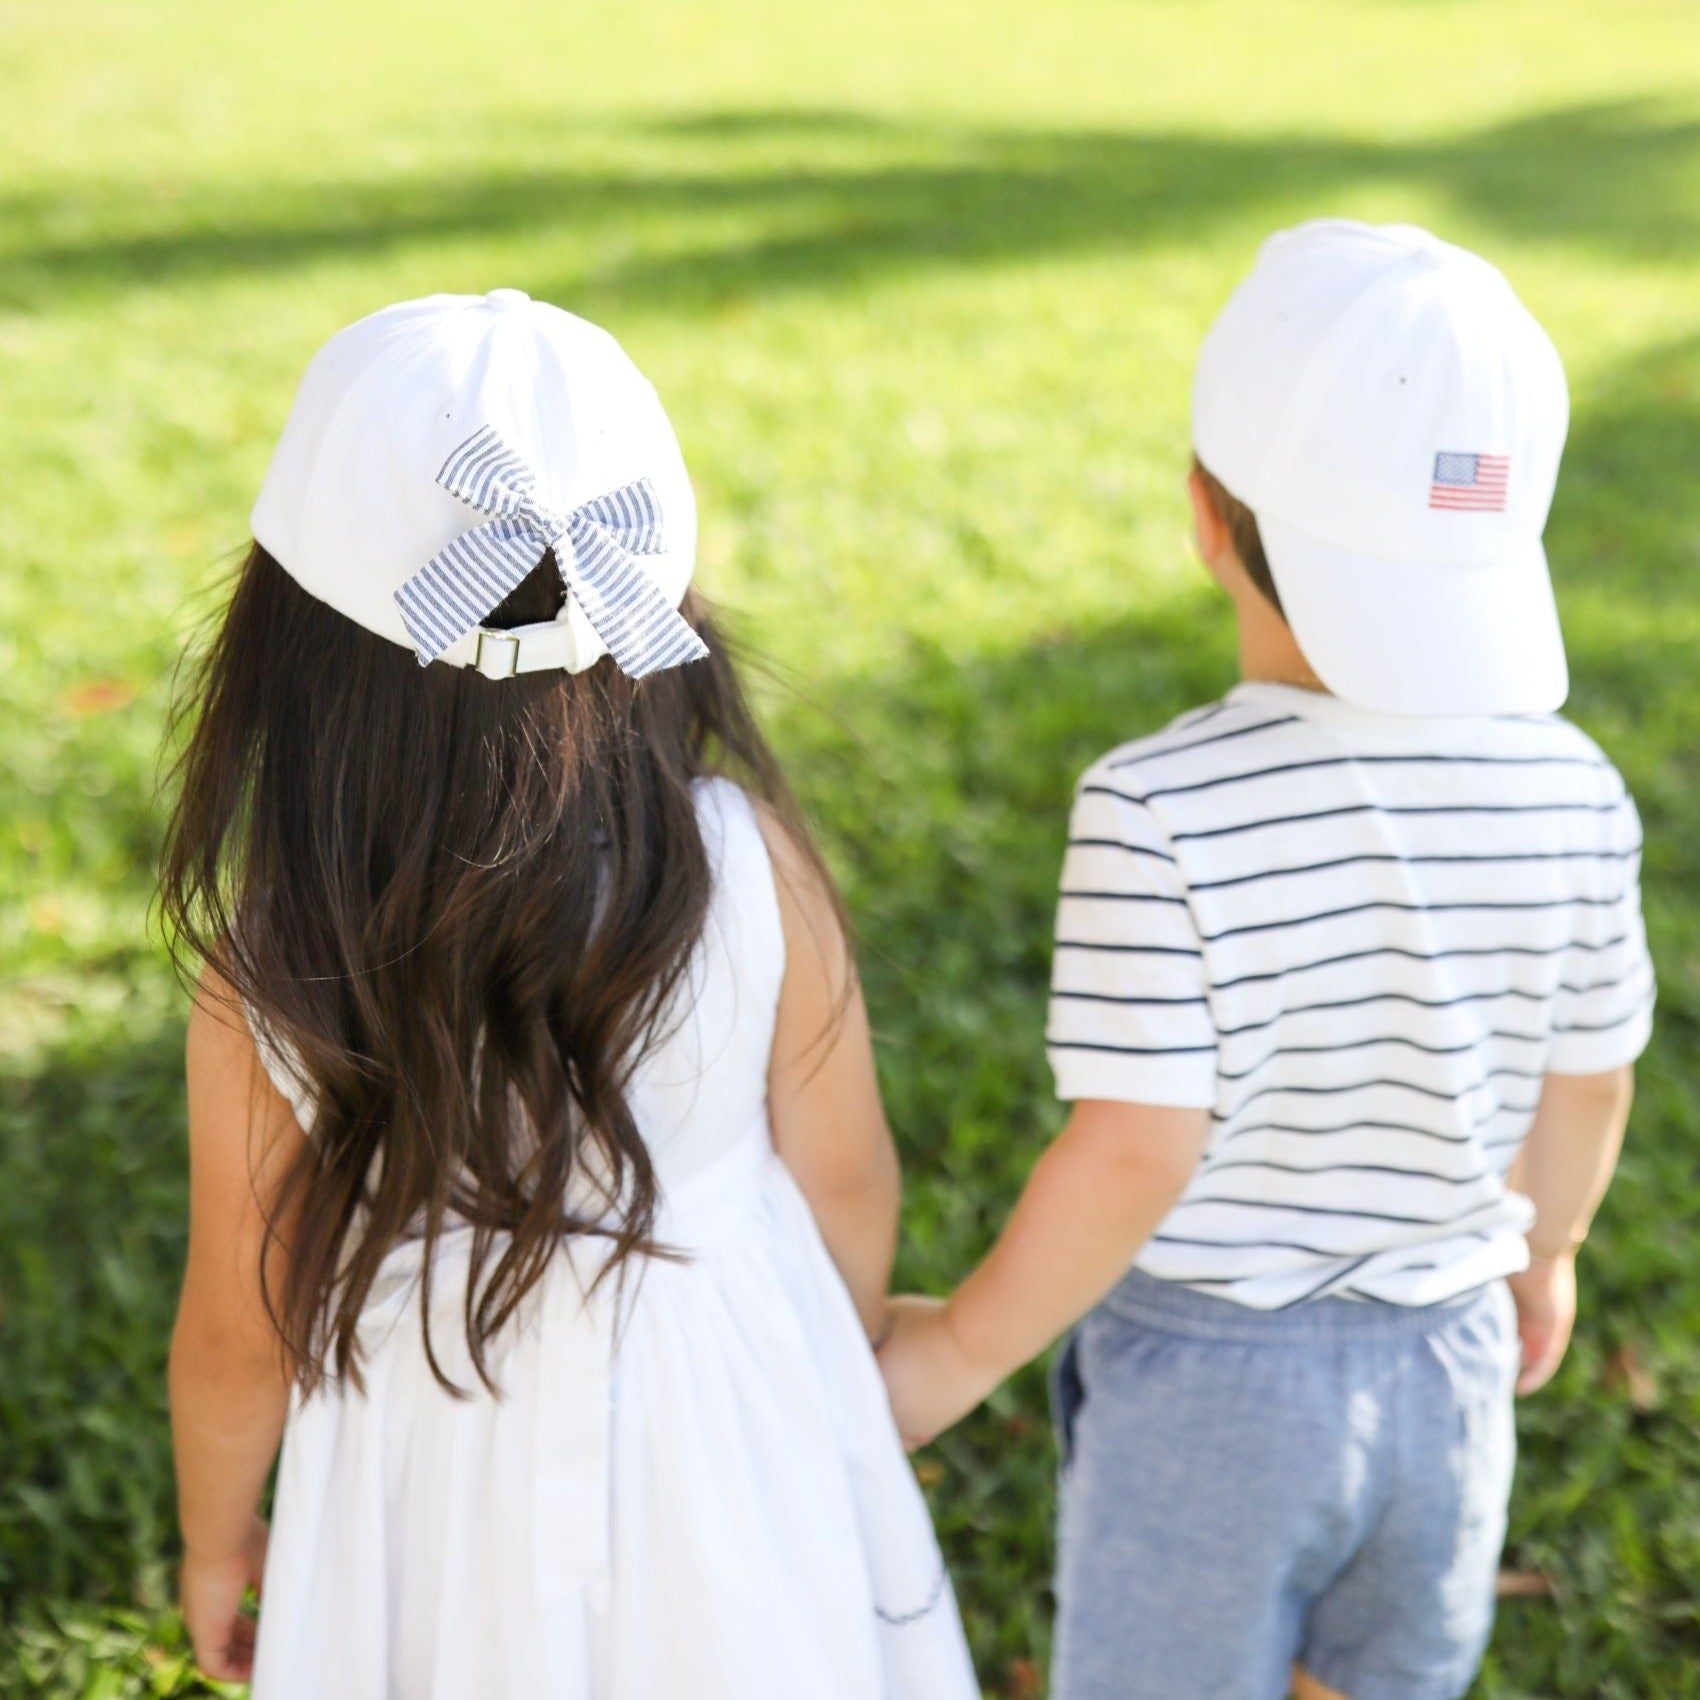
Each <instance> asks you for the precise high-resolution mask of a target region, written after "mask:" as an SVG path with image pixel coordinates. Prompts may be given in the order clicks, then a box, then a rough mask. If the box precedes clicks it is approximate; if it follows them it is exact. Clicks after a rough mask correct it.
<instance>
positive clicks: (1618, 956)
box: [1547, 792, 1655, 1074]
mask: <svg viewBox="0 0 1700 1700" xmlns="http://www.w3.org/2000/svg"><path fill="white" fill-rule="evenodd" d="M1608 840H1609V844H1610V846H1611V847H1610V848H1609V850H1608V851H1607V853H1606V854H1605V855H1604V856H1602V857H1601V859H1600V861H1599V862H1598V864H1596V870H1597V871H1596V875H1595V878H1594V880H1593V882H1592V887H1593V889H1592V890H1591V891H1590V892H1589V894H1588V895H1587V897H1586V898H1585V900H1584V901H1583V902H1582V903H1580V904H1578V920H1577V924H1576V932H1575V938H1574V940H1573V942H1572V944H1571V948H1570V950H1569V951H1568V952H1567V953H1566V955H1565V961H1564V976H1563V979H1562V980H1561V982H1560V984H1559V989H1558V996H1557V999H1556V1001H1555V1003H1554V1006H1553V1025H1552V1044H1551V1048H1550V1049H1549V1051H1548V1053H1547V1068H1548V1070H1549V1071H1550V1072H1551V1073H1554V1074H1603V1073H1605V1072H1606V1071H1607V1070H1608V1069H1614V1068H1621V1067H1622V1066H1623V1065H1624V1064H1625V1063H1631V1062H1634V1060H1635V1059H1636V1058H1637V1057H1638V1056H1640V1054H1641V1052H1642V1051H1643V1050H1644V1049H1645V1048H1646V1045H1647V1040H1648V1039H1649V1038H1650V1037H1651V1035H1652V1031H1653V999H1654V991H1655V987H1654V978H1653V962H1652V958H1651V957H1650V956H1649V955H1648V952H1647V932H1646V927H1645V925H1644V924H1643V922H1642V918H1641V822H1640V818H1639V816H1638V815H1637V813H1636V810H1635V804H1634V802H1633V801H1632V800H1631V798H1630V797H1629V795H1628V793H1627V792H1625V793H1624V794H1623V796H1622V799H1621V801H1620V802H1619V804H1618V806H1617V809H1616V811H1615V812H1614V813H1613V815H1612V816H1611V817H1610V830H1609V833H1608Z"/></svg>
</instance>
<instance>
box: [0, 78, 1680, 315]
mask: <svg viewBox="0 0 1700 1700" xmlns="http://www.w3.org/2000/svg"><path fill="white" fill-rule="evenodd" d="M535 141H536V145H537V146H538V147H539V149H542V148H544V147H545V146H546V147H547V148H548V149H549V150H550V151H551V152H558V153H559V154H560V155H561V156H563V157H566V158H569V159H570V158H571V157H572V156H573V155H574V154H575V152H576V153H578V154H580V155H581V156H583V155H586V154H588V155H589V156H591V157H593V158H596V159H597V160H598V161H600V160H603V159H606V158H607V157H608V156H609V155H610V153H611V152H612V153H615V154H617V153H618V152H619V151H621V150H629V151H630V152H631V153H632V155H633V158H634V161H635V163H634V164H633V165H632V167H631V168H630V169H629V170H621V169H613V170H610V169H608V168H606V167H605V166H603V165H601V164H600V163H599V164H598V165H597V166H595V167H591V166H585V167H583V168H574V167H572V166H567V167H564V168H562V169H559V170H548V171H535V170H532V171H509V172H479V173H472V174H468V173H463V174H460V175H458V176H457V175H455V174H454V173H452V172H441V171H437V170H432V171H431V172H430V173H429V174H425V173H421V174H420V175H417V176H411V177H398V178H382V179H366V180H361V179H356V180H352V181H342V182H333V183H319V184H312V185H307V184H303V183H301V182H299V181H295V180H287V181H283V182H249V183H245V184H243V185H241V186H240V187H233V188H225V187H223V186H218V187H210V186H208V187H203V186H200V185H189V186H186V187H185V189H184V190H183V192H182V194H181V197H180V198H178V199H169V200H158V199H154V200H150V199H149V198H148V196H147V195H146V194H144V193H139V192H138V190H137V188H136V187H135V186H134V185H111V184H93V183H91V184H90V185H88V187H87V188H86V190H85V192H84V194H83V195H82V196H81V198H80V199H77V200H76V201H75V203H74V210H75V213H76V224H77V227H78V228H79V229H89V228H93V229H96V230H98V231H100V232H102V234H101V235H99V236H96V237H90V238H84V237H80V236H79V237H77V238H75V239H70V240H67V239H63V238H61V237H59V236H57V235H56V234H55V232H56V230H57V229H59V228H60V227H61V223H62V219H63V216H64V214H65V211H66V201H65V197H64V195H63V192H62V191H56V192H55V193H54V195H53V196H51V197H48V196H45V195H43V194H40V193H25V194H14V195H12V196H9V197H0V228H3V227H6V226H10V227H11V228H12V229H13V230H14V231H16V232H17V233H18V235H17V237H16V238H15V239H14V241H13V242H12V244H11V245H10V247H9V250H8V251H6V252H5V253H4V255H3V256H0V300H5V301H7V302H8V303H10V304H12V305H14V306H17V307H20V308H35V307H42V306H45V305H48V304H50V303H53V302H56V301H57V300H59V299H60V298H61V297H62V296H63V294H64V292H65V291H66V290H67V289H89V290H94V291H97V292H98V291H102V290H107V291H109V290H111V289H114V288H127V287H157V286H169V285H171V284H173V283H175V282H177V281H180V280H182V279H184V278H186V277H195V276H205V275H218V274H223V273H241V272H247V271H262V272H263V271H275V270H281V269H286V268H289V267H292V266H298V265H303V264H307V263H310V262H312V261H314V260H317V259H321V258H325V257H349V258H358V257H359V256H360V255H362V254H367V253H372V252H376V251H381V250H385V249H389V248H393V247H395V246H397V245H403V244H410V243H411V244H416V243H430V242H435V241H451V240H452V241H461V240H464V239H466V238H474V237H476V238H490V237H499V236H502V235H512V236H526V237H533V238H536V239H538V240H539V241H546V240H550V239H566V240H567V241H569V242H571V243H576V244H578V245H579V246H580V248H581V251H582V253H583V255H584V259H583V262H582V264H581V265H580V266H579V268H578V269H577V270H576V271H575V272H574V273H572V274H570V275H566V276H559V275H555V276H545V277H538V278H533V277H527V276H525V275H523V274H522V275H521V276H520V277H519V278H518V279H517V280H516V281H518V282H520V283H522V284H526V285H528V286H530V287H532V288H533V289H534V292H535V293H538V294H541V295H557V296H566V297H571V298H573V299H575V300H584V299H585V298H586V296H587V295H594V296H598V297H603V298H618V299H620V300H623V301H628V302H629V301H633V300H638V301H643V300H648V301H653V302H657V303H661V304H664V305H669V306H678V307H683V308H689V307H692V306H700V305H704V304H713V303H716V302H719V301H722V300H724V299H726V298H728V297H736V296H740V295H743V294H748V293H755V292H758V291H759V292H767V291H772V290H775V289H796V288H807V289H830V288H838V287H843V286H845V285H846V284H850V283H854V282H857V281H859V280H863V279H867V278H871V277H876V276H879V275H881V274H883V273H886V272H892V271H903V270H913V269H918V268H926V267H931V266H936V265H939V264H945V263H949V264H956V263H962V262H965V261H990V260H1000V259H1007V258H1026V257H1042V256H1044V255H1047V254H1052V253H1057V252H1081V251H1086V252H1090V251H1106V252H1116V251H1123V250H1138V249H1141V248H1145V247H1150V246H1156V245H1161V244H1163V243H1164V242H1167V241H1171V240H1174V239H1197V238H1199V237H1200V236H1201V235H1203V234H1204V233H1205V232H1207V231H1208V230H1209V229H1210V228H1211V227H1212V226H1213V225H1215V224H1216V223H1218V222H1220V221H1222V220H1224V219H1226V218H1228V217H1230V216H1231V215H1233V214H1235V213H1237V212H1239V211H1241V210H1242V209H1244V208H1246V207H1249V206H1256V205H1259V204H1263V203H1275V204H1280V205H1281V206H1282V208H1283V214H1284V216H1298V215H1299V212H1300V211H1301V210H1310V211H1327V210H1329V208H1330V206H1331V205H1333V204H1334V201H1333V198H1334V197H1337V196H1341V195H1344V194H1346V193H1347V192H1349V191H1355V190H1358V189H1361V188H1364V187H1366V186H1368V187H1372V186H1375V185H1378V184H1396V185H1397V184H1408V185H1410V186H1411V187H1413V188H1421V189H1425V190H1432V191H1438V192H1439V193H1440V194H1441V195H1442V196H1443V197H1449V198H1450V199H1451V200H1452V201H1453V202H1454V203H1455V205H1456V206H1457V207H1458V209H1459V211H1460V212H1461V213H1462V214H1465V215H1467V216H1469V217H1470V218H1471V219H1473V220H1475V221H1477V222H1481V223H1486V224H1488V225H1491V226H1493V227H1495V228H1498V229H1500V230H1503V231H1504V232H1506V233H1507V234H1508V235H1513V236H1521V237H1527V238H1532V239H1536V240H1554V241H1562V242H1563V243H1565V244H1566V245H1567V246H1571V247H1578V248H1585V249H1595V250H1600V251H1604V252H1609V253H1614V254H1637V255H1644V256H1650V257H1661V256H1666V255H1669V256H1671V257H1677V256H1680V255H1685V254H1686V253H1688V252H1691V251H1692V245H1693V243H1694V242H1695V240H1696V239H1697V238H1700V202H1697V201H1696V197H1695V195H1694V193H1693V180H1694V171H1695V166H1696V162H1697V161H1700V120H1696V119H1695V118H1694V117H1693V116H1692V115H1691V114H1682V115H1675V114H1672V113H1670V112H1668V111H1666V110H1665V109H1663V108H1660V107H1658V106H1654V105H1651V104H1648V103H1642V102H1617V103H1609V104H1593V105H1578V106H1571V107H1565V108H1558V109H1555V110H1553V111H1551V112H1548V113H1544V114H1540V115H1538V116H1535V117H1529V118H1521V119H1517V120H1515V121H1513V122H1509V123H1505V124H1501V125H1496V126H1492V127H1489V128H1484V129H1481V130H1478V131H1476V132H1474V133H1471V134H1466V135H1463V136H1460V137H1457V138H1446V139H1441V140H1432V141H1403V142H1379V141H1375V140H1369V139H1353V138H1349V137H1338V136H1330V135H1324V134H1307V133H1303V132H1297V133H1291V134H1286V135H1264V136H1246V137H1227V136H1216V135H1208V134H1203V133H1196V134H1195V133H1189V132H1184V131H1143V132H1142V131H1114V130H1103V131H1055V130H1053V131H1045V130H1020V129H987V128H950V127H946V126H939V125H917V124H906V123H896V122H885V121H881V120H877V119H874V118H870V117H866V116H861V115H857V114H854V113H848V112H833V111H824V112H811V111H798V112H787V111H783V110H780V111H752V112H710V113H701V114H696V115H692V116H687V117H683V118H679V119H675V120H671V121H665V122H661V123H655V124H649V125H633V126H630V127H625V128H613V129H607V130H586V129H572V128H568V127H562V128H560V129H557V130H553V131H550V132H548V133H547V134H544V135H539V136H538V137H536V138H535ZM655 161H659V162H660V163H659V164H657V163H646V162H655ZM173 193H175V191H173ZM156 215H157V216H156ZM680 228H684V229H687V230H691V229H693V228H694V232H695V241H696V245H694V246H687V247H685V248H684V250H683V251H680V250H679V249H678V248H677V247H676V245H675V244H676V241H677V232H678V230H679V229H680ZM656 233H658V234H659V240H656V241H654V243H653V247H652V251H647V252H646V251H644V245H645V242H646V240H648V239H649V238H650V237H651V236H652V235H654V234H656Z"/></svg>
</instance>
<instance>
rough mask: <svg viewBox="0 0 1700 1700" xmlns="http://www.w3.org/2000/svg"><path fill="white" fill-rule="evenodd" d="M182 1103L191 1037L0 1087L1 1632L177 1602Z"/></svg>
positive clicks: (104, 1040)
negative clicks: (82, 1605) (174, 1442)
mask: <svg viewBox="0 0 1700 1700" xmlns="http://www.w3.org/2000/svg"><path fill="white" fill-rule="evenodd" d="M182 1096H183V1033H182V1028H181V1027H180V1026H177V1025H170V1026H166V1027H163V1028H161V1029H159V1030H157V1031H150V1032H146V1033H143V1034H139V1035H132V1036H129V1037H125V1036H123V1035H122V1033H121V1031H117V1030H114V1029H112V1028H108V1030H107V1031H106V1032H105V1033H103V1035H102V1037H101V1038H100V1039H99V1040H98V1041H88V1040H84V1041H79V1042H77V1043H74V1044H71V1045H68V1046H66V1047H64V1048H62V1049H59V1050H57V1051H54V1052H51V1053H49V1054H48V1055H47V1056H46V1057H45V1058H43V1059H41V1060H40V1061H38V1062H37V1063H35V1064H33V1065H30V1066H27V1067H26V1066H23V1065H20V1064H17V1063H11V1064H8V1065H6V1067H5V1070H4V1072H3V1073H0V1364H4V1366H5V1373H4V1375H3V1376H0V1620H3V1619H5V1618H6V1617H8V1616H9V1609H8V1608H9V1607H10V1606H11V1605H14V1604H16V1603H17V1602H18V1601H19V1600H20V1599H22V1598H24V1597H25V1596H31V1595H37V1596H39V1595H56V1594H57V1595H63V1594H69V1593H72V1592H76V1593H79V1594H81V1595H83V1596H84V1597H88V1598H100V1599H107V1600H113V1601H119V1602H127V1601H129V1600H131V1599H133V1598H135V1597H137V1596H138V1594H139V1595H141V1596H142V1597H144V1598H147V1599H149V1600H150V1601H151V1602H153V1603H157V1601H158V1600H159V1599H161V1598H163V1597H164V1588H165V1585H166V1584H165V1576H166V1559H167V1553H168V1550H169V1548H170V1546H171V1544H172V1536H171V1529H172V1511H171V1470H170V1449H169V1442H168V1437H167V1433H166V1419H165V1351H166V1341H167V1335H168V1332H169V1329H170V1323H171V1317H172V1313H173V1310H174V1307H175V1300H176V1290H177V1282H178V1278H179V1276H180V1274H181V1272H182V1258H183V1247H184V1244H185V1239H186V1221H185V1208H186V1206H185V1198H186V1185H185V1161H184V1140H183V1115H182Z"/></svg>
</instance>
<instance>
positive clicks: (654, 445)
mask: <svg viewBox="0 0 1700 1700" xmlns="http://www.w3.org/2000/svg"><path fill="white" fill-rule="evenodd" d="M252 525H253V532H254V537H255V539H256V541H257V542H258V543H259V544H260V545H261V546H262V547H263V548H264V549H265V550H266V551H267V552H268V553H269V554H270V555H271V556H272V557H273V558H274V559H275V560H277V562H278V563H279V564H280V565H281V566H282V567H283V568H284V570H285V571H286V572H288V573H289V574H290V576H291V577H292V578H294V579H295V581H296V582H297V583H298V584H299V585H301V587H302V588H303V589H304V590H307V591H309V592H310V593H311V594H312V595H314V596H316V597H318V598H319V599H320V600H321V601H323V602H327V603H329V604H330V605H331V607H333V608H335V609H336V610H337V611H338V612H339V613H342V614H345V615H347V616H348V618H349V619H351V620H354V621H356V622H357V623H358V624H360V625H362V626H364V627H365V628H366V629H367V630H368V631H371V632H375V633H377V635H378V636H380V637H384V638H388V639H389V640H390V641H391V642H393V643H398V644H403V645H405V646H407V647H408V648H411V649H413V650H414V651H415V652H416V653H417V654H418V656H419V660H420V663H421V665H423V664H425V663H428V662H432V661H443V662H447V663H449V664H450V665H453V666H460V667H475V668H477V670H478V671H479V672H480V673H483V674H484V675H485V676H486V677H489V678H507V677H511V676H512V675H514V674H516V673H532V672H540V671H544V670H548V669H562V670H565V671H566V672H569V673H580V672H583V671H584V670H585V669H586V668H588V667H591V666H593V665H594V664H595V663H596V662H597V661H598V660H600V659H601V658H602V657H603V656H604V655H607V654H612V655H613V657H614V659H615V661H616V663H617V664H618V665H619V666H620V667H621V668H622V669H623V670H624V671H625V672H626V673H628V674H630V675H631V676H632V677H634V678H642V677H643V676H645V675H646V674H649V673H654V672H658V671H660V670H661V669H662V668H665V667H672V666H677V665H679V664H680V663H681V662H685V661H693V660H698V659H700V658H701V657H702V656H704V655H705V654H707V650H706V648H705V646H704V645H703V643H702V640H701V639H700V638H699V637H698V636H697V634H696V633H695V631H693V630H692V629H691V627H690V626H689V625H688V624H687V623H686V622H685V620H684V619H683V618H682V617H681V615H680V614H679V612H678V607H679V603H680V601H681V599H682V598H683V596H684V594H685V589H686V587H687V585H688V584H689V583H690V579H691V571H692V568H693V565H694V563H695V557H696V504H695V501H694V499H693V497H692V494H691V485H690V479H689V477H688V476H687V474H686V471H685V463H684V459H683V457H682V456H681V454H680V452H679V444H678V440H677V439H676V438H675V436H674V434H673V428H672V426H671V424H670V423H669V422H668V419H667V415H666V413H665V411H664V410H663V408H662V406H661V401H660V398H659V397H658V396H657V395H656V393H655V390H654V389H653V387H652V386H651V385H650V383H649V382H648V380H647V379H646V378H645V377H644V376H643V374H642V373H641V372H639V371H638V369H637V367H636V366H635V365H634V364H633V363H632V361H631V359H630V358H629V357H628V356H627V354H626V353H625V351H624V350H623V349H622V348H621V347H620V345H619V344H618V343H617V342H616V341H615V340H614V339H613V337H611V336H610V335H609V334H608V333H607V332H606V331H604V330H601V329H600V328H598V327H597V326H595V325H593V324H590V323H588V322H587V321H586V320H584V319H580V318H576V317H574V316H573V315H572V314H571V313H567V312H563V311H562V310H561V309H560V308H558V307H552V306H549V305H548V304H547V303H545V302H541V301H533V300H532V299H531V298H530V297H529V296H527V295H525V294H524V293H523V292H522V291H520V290H517V289H496V290H492V291H491V292H490V293H489V294H488V295H431V296H426V297H424V298H423V299H421V300H417V301H403V302H400V303H398V304H397V305H395V306H393V307H385V308H383V309H381V310H380V311H379V312H376V313H372V314H370V315H368V316H367V317H366V318H364V319H360V320H358V321H357V322H356V323H354V324H352V325H349V326H348V327H347V328H346V329H344V330H341V331H339V332H338V333H337V334H336V335H335V336H333V337H332V338H331V339H330V341H329V342H327V343H326V344H325V345H324V347H323V348H321V349H320V350H319V352H318V353H317V354H316V355H315V356H314V357H313V360H312V362H311V363H310V364H309V366H308V368H307V372H306V376H305V377H304V378H303V379H302V381H301V388H300V390H299V391H298V393H297V395H296V398H295V405H294V407H293V408H292V409H291V411H290V415H289V421H288V423H287V424H286V425H285V427H284V431H283V436H282V438H281V439H280V440H279V442H278V445H277V449H276V452H275V453H274V454H273V456H272V461H271V465H270V467H269V468H268V470H267V472H266V476H265V480H264V482H263V483H262V485H261V487H260V493H259V496H258V498H257V499H256V501H255V503H254V511H253V516H252ZM551 548H552V549H553V550H554V551H555V559H556V561H557V563H558V565H559V567H560V571H561V577H562V580H563V582H564V584H565V587H566V592H567V594H566V596H565V598H564V600H563V603H562V607H561V611H560V613H559V614H558V615H557V616H556V618H555V619H553V620H550V621H544V622H541V623H539V624H535V625H530V626H521V627H517V628H512V629H507V630H498V629H495V628H491V627H487V626H486V625H485V624H484V623H483V622H484V621H485V619H486V618H487V617H488V616H489V615H490V613H491V612H492V611H493V610H494V609H495V608H496V607H497V605H498V604H499V603H501V601H502V600H503V599H504V598H505V597H506V596H507V595H508V594H509V592H510V591H512V590H513V589H514V588H515V587H516V586H517V585H518V584H519V583H520V582H521V581H522V580H523V579H524V578H525V577H526V575H527V574H528V573H529V572H530V571H531V570H532V569H533V568H534V567H535V566H536V565H537V563H538V562H539V561H540V560H541V559H542V558H543V555H544V552H545V551H546V550H548V549H551Z"/></svg>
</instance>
